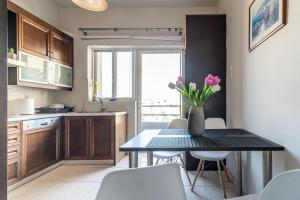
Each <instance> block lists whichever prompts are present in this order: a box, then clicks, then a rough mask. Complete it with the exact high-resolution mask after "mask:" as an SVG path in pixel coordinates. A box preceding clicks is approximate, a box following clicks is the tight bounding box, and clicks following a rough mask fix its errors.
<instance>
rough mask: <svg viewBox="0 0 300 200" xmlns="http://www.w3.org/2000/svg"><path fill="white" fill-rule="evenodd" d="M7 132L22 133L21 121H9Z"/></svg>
mask: <svg viewBox="0 0 300 200" xmlns="http://www.w3.org/2000/svg"><path fill="white" fill-rule="evenodd" d="M7 133H8V135H12V134H21V123H20V122H11V123H8V127H7Z"/></svg>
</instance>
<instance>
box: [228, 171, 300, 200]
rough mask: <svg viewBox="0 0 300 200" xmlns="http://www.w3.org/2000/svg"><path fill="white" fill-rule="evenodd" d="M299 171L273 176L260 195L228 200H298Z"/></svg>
mask: <svg viewBox="0 0 300 200" xmlns="http://www.w3.org/2000/svg"><path fill="white" fill-rule="evenodd" d="M299 185H300V169H296V170H291V171H287V172H283V173H281V174H279V175H277V176H275V177H274V178H273V179H272V180H271V181H270V182H269V183H268V184H267V185H266V187H265V188H264V189H263V191H262V192H261V193H260V194H252V195H247V196H242V197H237V198H233V199H230V200H296V199H297V200H298V199H300V189H299Z"/></svg>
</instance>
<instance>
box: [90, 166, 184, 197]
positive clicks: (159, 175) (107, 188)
mask: <svg viewBox="0 0 300 200" xmlns="http://www.w3.org/2000/svg"><path fill="white" fill-rule="evenodd" d="M154 199H170V200H171V199H172V200H186V199H187V198H186V194H185V190H184V186H183V182H182V178H181V172H180V166H179V165H178V164H177V163H169V164H165V165H158V166H152V167H146V168H135V169H126V170H120V171H114V172H111V173H109V174H107V175H106V176H105V177H104V179H103V182H102V184H101V186H100V189H99V191H98V194H97V197H96V199H95V200H154Z"/></svg>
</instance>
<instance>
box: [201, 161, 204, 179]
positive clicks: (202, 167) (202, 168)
mask: <svg viewBox="0 0 300 200" xmlns="http://www.w3.org/2000/svg"><path fill="white" fill-rule="evenodd" d="M204 164H205V160H203V162H202V166H201V171H200V177H202V176H203V173H204V168H205V165H204Z"/></svg>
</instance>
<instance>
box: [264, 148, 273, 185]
mask: <svg viewBox="0 0 300 200" xmlns="http://www.w3.org/2000/svg"><path fill="white" fill-rule="evenodd" d="M263 177H264V186H266V185H267V184H268V183H269V181H270V180H271V179H272V151H264V152H263Z"/></svg>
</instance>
